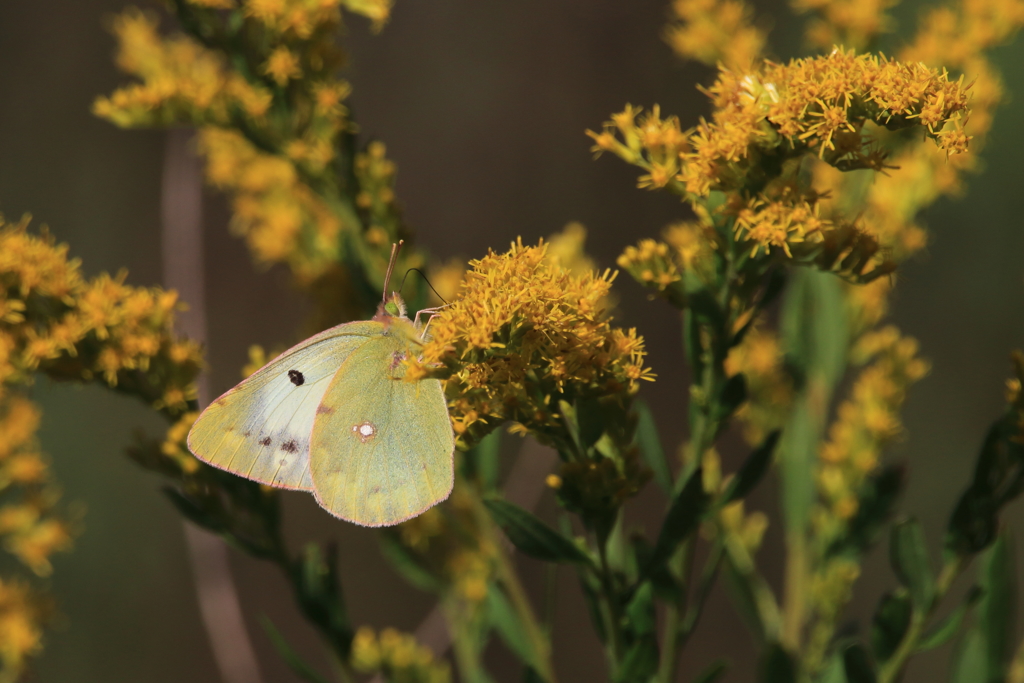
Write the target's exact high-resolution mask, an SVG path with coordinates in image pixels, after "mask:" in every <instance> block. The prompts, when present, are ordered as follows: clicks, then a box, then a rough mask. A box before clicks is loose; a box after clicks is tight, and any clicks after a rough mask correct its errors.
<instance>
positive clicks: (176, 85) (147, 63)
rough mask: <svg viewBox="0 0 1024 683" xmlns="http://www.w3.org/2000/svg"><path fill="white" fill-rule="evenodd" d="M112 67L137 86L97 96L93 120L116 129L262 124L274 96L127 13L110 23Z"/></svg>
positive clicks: (190, 43)
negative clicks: (114, 42)
mask: <svg viewBox="0 0 1024 683" xmlns="http://www.w3.org/2000/svg"><path fill="white" fill-rule="evenodd" d="M112 27H113V30H114V33H115V35H116V36H117V39H118V41H119V43H120V47H119V50H118V55H117V65H118V67H120V68H121V69H122V70H124V71H126V72H128V73H130V74H132V75H135V76H137V77H138V78H139V79H140V80H141V81H142V82H141V83H138V84H135V85H130V86H127V87H124V88H121V89H120V90H117V91H116V92H115V93H114V94H113V95H111V96H110V97H101V98H99V99H98V100H96V103H95V104H94V105H93V111H94V113H96V114H97V115H98V116H101V117H103V118H105V119H108V120H110V121H112V122H113V123H115V124H117V125H119V126H124V127H128V126H147V125H171V124H175V123H182V122H189V123H195V124H213V125H227V124H228V123H229V122H230V121H232V119H233V118H234V117H237V116H240V115H241V116H245V117H248V118H250V119H262V118H263V117H264V116H265V115H266V113H267V111H268V110H269V109H270V105H271V102H272V101H273V95H272V94H271V92H270V90H269V89H268V88H266V87H265V86H263V85H262V84H259V83H253V82H251V81H249V80H247V79H246V78H244V77H242V76H241V75H239V74H237V73H235V72H233V71H231V70H230V69H229V68H228V67H227V65H226V64H225V63H224V60H223V58H222V57H221V56H220V55H218V54H217V53H216V52H213V51H212V50H208V49H206V48H204V47H203V46H202V45H200V44H199V43H198V42H196V41H194V40H192V39H190V38H188V37H186V36H181V35H178V36H173V37H171V38H166V39H165V38H163V37H162V36H161V35H160V33H159V31H158V30H157V20H156V18H155V17H152V16H149V15H146V14H143V13H142V12H141V11H139V10H137V9H134V8H132V9H128V10H126V11H125V12H124V13H122V14H120V15H119V16H117V17H116V18H115V19H114V22H113V25H112Z"/></svg>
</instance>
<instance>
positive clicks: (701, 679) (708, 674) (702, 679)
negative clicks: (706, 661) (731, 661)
mask: <svg viewBox="0 0 1024 683" xmlns="http://www.w3.org/2000/svg"><path fill="white" fill-rule="evenodd" d="M728 669H729V665H728V664H726V663H725V662H723V661H722V660H721V659H719V660H718V661H717V662H713V663H712V664H711V666H709V667H708V668H706V669H704V670H703V671H701V672H700V673H699V674H698V675H697V677H696V678H695V679H693V683H715V681H717V680H718V679H719V678H721V677H722V674H724V673H725V672H726V671H727V670H728Z"/></svg>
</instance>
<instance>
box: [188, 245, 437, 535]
mask: <svg viewBox="0 0 1024 683" xmlns="http://www.w3.org/2000/svg"><path fill="white" fill-rule="evenodd" d="M400 244H401V243H399V244H396V245H394V247H393V248H392V252H391V261H390V263H389V265H388V271H387V276H386V278H385V283H387V282H389V281H390V279H391V271H392V269H393V268H394V264H395V257H396V255H397V252H398V248H399V246H400ZM384 292H385V293H384V296H383V297H382V301H381V304H380V306H378V308H377V313H376V315H374V316H373V318H372V319H370V320H366V321H359V322H350V323H344V324H342V325H338V326H336V327H332V328H330V329H328V330H324V331H323V332H321V333H319V334H317V335H315V336H313V337H310V338H309V339H307V340H306V341H304V342H301V343H299V344H297V345H296V346H293V347H292V348H290V349H288V350H287V351H285V352H284V353H283V354H281V355H280V356H278V357H276V358H275V359H273V360H272V361H270V362H269V363H267V364H266V365H264V366H263V367H262V368H260V369H259V370H257V371H256V372H255V373H254V374H253V375H251V376H250V377H248V378H247V379H245V380H243V381H242V383H241V384H239V385H238V386H236V387H235V388H234V389H231V390H230V391H228V392H227V393H226V394H224V395H223V396H221V397H220V398H218V399H217V400H215V401H214V402H213V403H211V404H210V405H209V406H208V407H207V408H206V410H204V411H203V412H202V414H201V415H200V416H199V418H198V419H197V420H196V422H195V424H193V425H192V429H191V431H190V432H189V434H188V447H189V450H191V451H192V453H193V454H195V456H196V457H197V458H199V459H200V460H202V461H204V462H206V463H209V464H210V465H213V466H214V467H217V468H220V469H222V470H227V471H228V472H232V473H234V474H237V475H239V476H241V477H245V478H246V479H252V480H253V481H258V482H260V483H261V484H266V485H267V486H274V487H277V488H283V489H294V490H300V491H311V492H312V493H313V495H314V496H316V500H317V503H319V504H320V506H321V507H323V508H324V509H325V510H327V511H328V512H330V513H331V514H332V515H334V516H336V517H340V518H341V519H344V520H347V521H350V522H354V523H355V524H360V525H363V526H372V527H377V526H391V525H394V524H398V523H399V522H404V521H405V520H407V519H410V518H412V517H415V516H416V515H419V514H421V513H422V512H424V511H426V510H427V509H428V508H430V507H432V506H434V505H436V504H438V503H440V502H441V501H443V500H445V499H446V498H447V497H448V495H449V494H450V493H451V490H452V486H453V484H454V463H453V457H454V453H455V439H454V436H453V433H452V427H451V422H450V420H449V418H448V408H447V403H446V401H445V397H444V392H443V390H442V388H441V382H440V381H439V380H436V379H429V378H428V379H422V380H419V381H416V382H407V381H404V380H403V379H402V378H403V376H404V374H405V364H404V363H403V362H402V361H403V360H405V358H407V357H409V356H410V354H417V353H418V351H419V349H420V348H421V347H422V345H423V342H424V339H425V337H426V333H427V327H428V326H429V322H430V319H429V318H428V319H427V323H426V324H423V323H421V322H420V316H421V314H423V313H432V312H434V311H436V310H437V309H424V310H423V311H420V312H419V313H417V314H416V317H415V318H414V319H413V320H410V319H409V318H408V317H407V316H406V311H405V303H404V302H403V301H402V298H401V297H400V296H399V295H398V294H397V293H392V294H391V296H390V297H388V296H387V284H385V289H384Z"/></svg>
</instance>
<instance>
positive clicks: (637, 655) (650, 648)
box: [615, 634, 658, 683]
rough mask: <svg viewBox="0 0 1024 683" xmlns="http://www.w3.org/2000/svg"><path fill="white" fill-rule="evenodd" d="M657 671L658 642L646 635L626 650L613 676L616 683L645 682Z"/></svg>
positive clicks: (652, 635) (650, 635) (651, 636)
mask: <svg viewBox="0 0 1024 683" xmlns="http://www.w3.org/2000/svg"><path fill="white" fill-rule="evenodd" d="M657 669H658V641H657V640H656V639H655V637H654V634H648V635H646V636H644V637H642V638H640V639H639V640H637V641H636V642H634V643H633V644H632V645H631V646H630V647H629V649H627V650H626V655H625V657H623V659H622V665H621V666H620V667H619V670H618V672H617V673H616V675H615V681H616V683H634V682H635V681H646V680H647V679H649V678H650V677H651V676H653V675H654V672H655V671H657Z"/></svg>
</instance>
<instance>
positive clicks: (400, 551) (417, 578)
mask: <svg viewBox="0 0 1024 683" xmlns="http://www.w3.org/2000/svg"><path fill="white" fill-rule="evenodd" d="M377 541H378V543H379V544H380V552H381V555H383V556H384V557H385V558H386V559H387V560H388V561H389V562H390V563H391V566H392V567H394V568H395V571H397V572H398V573H399V575H401V577H402V578H403V579H405V580H406V581H408V582H409V585H410V586H412V587H414V588H418V589H419V590H421V591H424V592H425V593H439V592H440V591H441V589H442V588H443V587H444V584H443V583H442V582H441V580H440V579H438V578H437V577H436V576H434V575H433V574H432V573H430V571H428V570H427V569H426V568H424V567H423V566H422V565H421V564H420V563H419V560H418V559H416V556H415V555H413V554H412V553H410V552H409V549H408V548H406V547H405V546H404V545H402V542H401V541H400V540H399V539H398V538H396V537H395V535H394V534H393V533H391V532H384V533H381V534H377Z"/></svg>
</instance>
